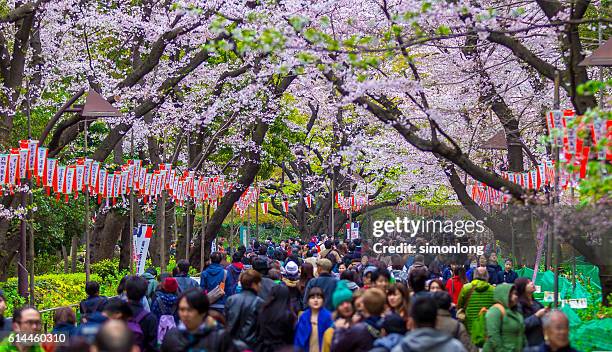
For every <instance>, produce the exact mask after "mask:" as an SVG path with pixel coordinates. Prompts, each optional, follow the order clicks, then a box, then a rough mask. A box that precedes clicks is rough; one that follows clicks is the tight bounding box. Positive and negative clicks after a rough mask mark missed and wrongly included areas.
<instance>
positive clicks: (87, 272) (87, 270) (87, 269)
mask: <svg viewBox="0 0 612 352" xmlns="http://www.w3.org/2000/svg"><path fill="white" fill-rule="evenodd" d="M84 130H85V143H84V144H83V155H84V158H85V159H87V137H88V136H87V119H86V120H85V128H84ZM89 241H90V238H89V190H88V189H87V188H85V281H86V282H89V275H90V264H91V256H90V253H89V252H90V248H89V247H90V243H89Z"/></svg>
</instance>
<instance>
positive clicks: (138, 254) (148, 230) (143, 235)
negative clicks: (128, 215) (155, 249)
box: [133, 224, 153, 275]
mask: <svg viewBox="0 0 612 352" xmlns="http://www.w3.org/2000/svg"><path fill="white" fill-rule="evenodd" d="M152 235H153V225H147V224H138V229H137V230H136V233H135V234H134V241H133V244H134V247H135V249H134V251H133V253H134V260H136V268H137V270H136V274H137V275H142V274H144V271H145V264H146V261H147V253H148V252H149V243H150V242H151V236H152Z"/></svg>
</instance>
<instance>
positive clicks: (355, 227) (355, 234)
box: [351, 222, 359, 240]
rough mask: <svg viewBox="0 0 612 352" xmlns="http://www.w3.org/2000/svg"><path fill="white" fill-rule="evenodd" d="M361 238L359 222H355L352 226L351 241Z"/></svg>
mask: <svg viewBox="0 0 612 352" xmlns="http://www.w3.org/2000/svg"><path fill="white" fill-rule="evenodd" d="M357 238H359V222H354V223H352V224H351V239H352V240H354V239H357Z"/></svg>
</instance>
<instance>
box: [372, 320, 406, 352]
mask: <svg viewBox="0 0 612 352" xmlns="http://www.w3.org/2000/svg"><path fill="white" fill-rule="evenodd" d="M406 331H407V330H406V322H405V321H404V319H403V318H402V317H400V316H399V315H397V314H389V315H385V316H384V317H383V319H382V322H381V327H380V337H379V338H377V339H376V340H375V341H374V347H373V348H372V349H371V350H370V352H389V351H391V349H393V347H395V346H396V345H398V344H399V343H400V342H401V341H402V338H403V337H404V335H405V334H406Z"/></svg>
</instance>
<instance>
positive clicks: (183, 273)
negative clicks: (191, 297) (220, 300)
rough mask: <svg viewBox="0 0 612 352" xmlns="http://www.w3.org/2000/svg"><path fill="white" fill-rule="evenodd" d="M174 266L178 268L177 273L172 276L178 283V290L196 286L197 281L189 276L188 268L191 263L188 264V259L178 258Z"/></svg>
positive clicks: (183, 290) (182, 290) (181, 290)
mask: <svg viewBox="0 0 612 352" xmlns="http://www.w3.org/2000/svg"><path fill="white" fill-rule="evenodd" d="M176 267H177V269H178V274H176V275H174V278H175V279H176V282H177V283H178V286H179V292H185V291H187V290H189V289H190V288H197V287H198V283H197V282H196V281H195V280H194V279H192V278H191V277H190V276H189V268H191V264H189V261H188V260H185V259H181V260H179V261H178V263H176Z"/></svg>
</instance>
